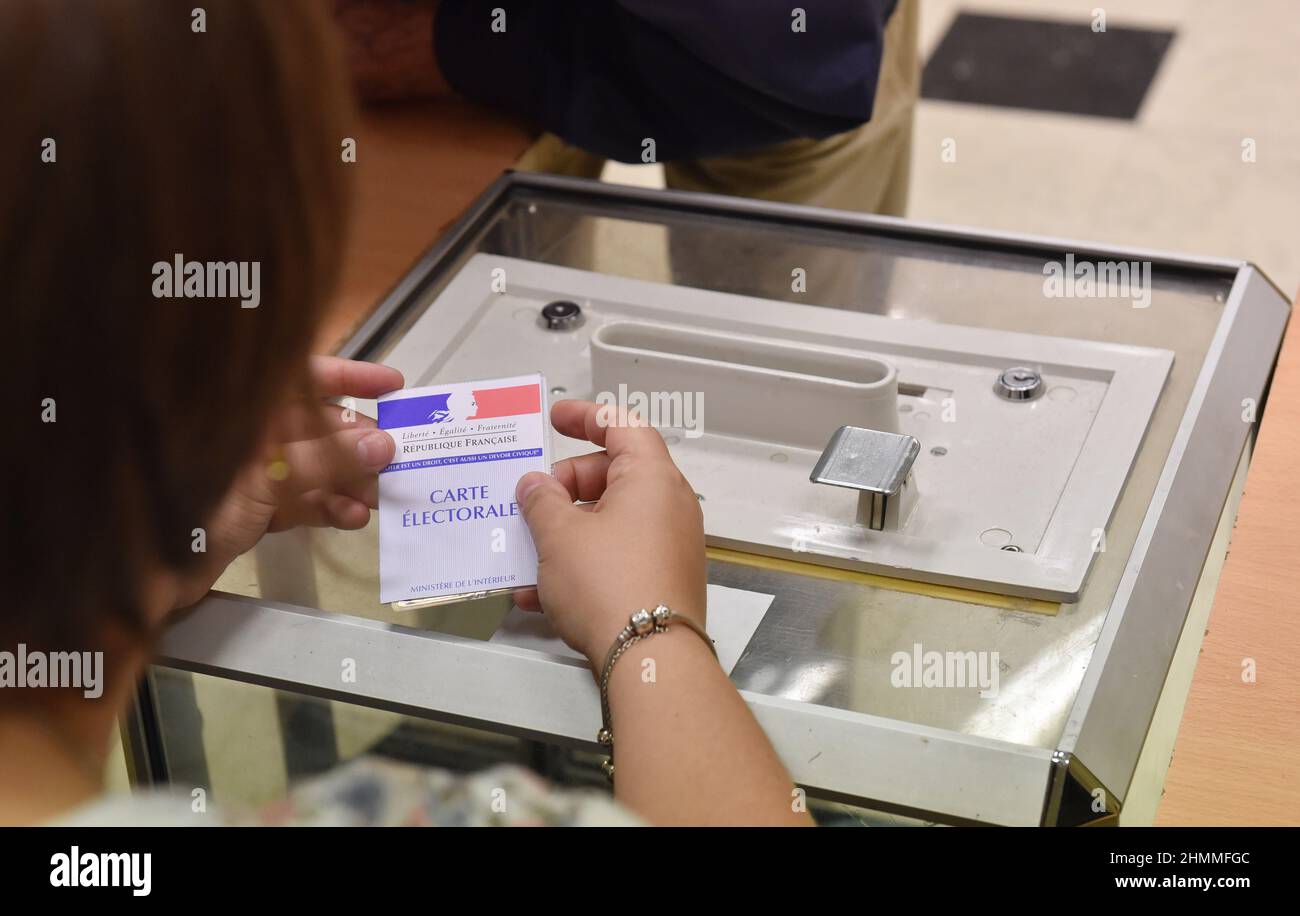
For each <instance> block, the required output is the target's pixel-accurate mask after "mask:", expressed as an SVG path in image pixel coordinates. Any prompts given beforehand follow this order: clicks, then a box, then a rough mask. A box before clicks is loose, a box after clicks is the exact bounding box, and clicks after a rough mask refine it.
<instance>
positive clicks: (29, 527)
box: [0, 0, 352, 650]
mask: <svg viewBox="0 0 1300 916" xmlns="http://www.w3.org/2000/svg"><path fill="white" fill-rule="evenodd" d="M200 12H201V14H202V15H201V16H200ZM0 85H3V86H5V87H6V89H5V93H4V96H5V99H6V101H5V102H3V103H2V104H0V123H2V124H3V131H0V283H3V287H2V288H0V297H3V301H4V314H5V319H6V320H5V323H4V325H5V328H6V329H7V331H8V333H9V336H8V340H7V344H8V346H7V348H6V349H7V353H6V355H5V357H4V361H3V364H4V368H3V374H2V376H0V377H2V378H3V381H4V394H5V397H6V400H7V403H8V413H9V419H10V423H11V427H12V428H13V433H14V434H13V435H12V437H10V439H9V441H10V443H11V444H10V446H9V448H7V449H6V456H7V457H6V459H5V462H6V472H7V473H6V474H5V483H4V493H3V497H0V499H2V500H3V502H2V503H0V505H3V509H4V513H3V514H4V525H5V531H6V536H5V542H4V544H3V546H2V548H0V554H2V555H3V560H2V561H0V562H3V564H4V565H3V569H4V581H5V584H6V588H7V590H8V592H9V595H8V599H7V601H6V602H5V607H4V609H3V611H0V648H6V649H9V648H12V647H13V645H14V644H15V643H18V642H23V643H26V644H27V645H28V646H30V647H37V648H48V649H56V650H72V649H87V648H93V644H94V643H96V641H97V640H99V639H100V637H101V636H102V635H103V625H104V624H105V623H106V622H108V621H110V620H112V621H117V622H122V623H125V624H127V625H128V632H129V631H130V630H136V631H139V630H141V629H143V624H144V621H142V620H141V619H140V618H139V616H138V615H139V609H140V604H141V600H142V594H143V592H144V590H145V589H146V587H147V584H146V581H145V579H146V577H147V576H148V575H149V574H150V573H151V572H153V571H158V570H174V571H177V572H183V571H185V570H186V569H187V568H189V567H190V566H192V565H194V564H196V563H197V562H199V561H201V559H202V556H201V554H198V553H196V552H195V551H194V544H195V536H194V529H196V528H200V527H202V526H203V525H204V523H205V520H206V519H207V517H208V515H209V514H210V513H211V512H212V510H213V507H214V506H215V504H216V502H217V500H218V499H219V498H220V497H221V495H222V494H223V493H224V492H225V490H226V489H227V488H228V487H229V485H230V483H231V480H232V478H233V476H234V474H235V472H236V471H237V469H238V468H239V466H240V465H241V463H242V462H244V461H246V460H247V459H248V458H249V457H250V456H251V454H252V452H253V450H254V449H255V447H256V445H257V443H258V440H259V439H260V437H261V435H262V433H263V430H264V427H265V424H266V421H267V415H268V413H269V411H270V410H271V408H272V407H273V406H274V405H275V404H276V403H278V402H279V401H280V400H281V399H282V397H283V396H284V395H285V394H286V393H287V392H288V391H289V390H290V389H291V388H292V387H293V386H295V385H296V384H298V383H299V382H300V381H301V380H302V378H303V374H304V372H305V367H306V356H307V353H308V350H309V348H310V346H311V344H312V342H313V338H314V335H315V333H316V329H317V325H318V319H319V316H320V313H321V310H322V307H323V306H324V305H325V302H326V299H327V297H328V295H329V293H330V291H331V288H332V285H333V282H334V280H335V277H336V274H337V266H338V263H339V259H340V255H341V250H342V245H343V238H344V231H345V225H346V216H347V210H348V199H349V191H348V182H347V180H346V178H347V169H348V168H349V166H348V165H346V164H345V163H343V162H342V160H341V156H340V149H341V143H342V142H343V140H344V138H345V137H347V136H349V135H351V133H352V131H351V114H352V109H351V103H350V101H349V93H348V88H347V81H346V74H345V73H344V71H343V69H342V64H341V61H340V59H339V56H338V54H337V53H336V49H335V47H334V45H333V39H332V34H331V25H330V22H329V17H328V10H327V9H326V5H325V4H323V3H321V2H320V0H274V2H266V0H207V2H204V3H203V4H201V5H199V4H193V3H189V2H185V3H181V2H167V0H158V2H150V3H141V2H132V0H42V2H40V3H32V2H23V0H0ZM177 259H183V261H184V262H186V263H188V262H203V263H206V262H213V263H219V264H221V265H225V267H223V268H220V269H218V270H216V271H212V272H209V271H206V270H205V271H204V277H203V281H206V280H207V279H209V277H211V278H216V277H218V276H237V275H238V270H239V269H240V268H243V269H244V273H243V276H244V277H245V279H246V280H247V279H251V278H252V277H253V276H254V274H253V270H252V269H251V267H252V265H256V277H257V279H258V280H259V281H260V289H259V290H258V291H257V292H258V296H257V301H258V304H257V307H256V308H244V307H241V306H242V305H243V304H244V303H241V301H240V297H239V296H238V295H226V296H220V295H214V293H220V292H221V291H220V290H216V289H211V288H208V287H207V284H206V282H203V281H198V280H197V279H196V277H195V276H194V275H193V274H191V275H189V276H188V279H190V281H191V282H190V284H189V286H188V288H187V287H186V285H185V284H184V282H183V281H184V280H185V279H186V276H180V277H174V278H172V279H173V281H174V288H173V290H172V292H173V296H172V297H167V296H166V295H165V293H166V291H167V290H166V287H165V286H164V285H161V284H159V283H158V282H156V281H158V280H159V278H160V274H161V273H164V272H165V271H161V270H159V269H155V265H157V264H160V263H163V264H167V265H168V266H169V267H170V266H171V265H174V264H175V263H176V261H177ZM232 270H233V271H234V273H232ZM160 292H161V293H163V294H164V295H158V294H159V293H160ZM225 292H227V293H229V292H230V291H229V290H227V291H225ZM195 293H198V295H197V296H195V295H194V294H195Z"/></svg>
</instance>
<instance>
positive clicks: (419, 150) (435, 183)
mask: <svg viewBox="0 0 1300 916" xmlns="http://www.w3.org/2000/svg"><path fill="white" fill-rule="evenodd" d="M534 136H535V132H534V131H530V130H528V129H527V128H525V127H523V126H522V125H520V124H517V123H515V122H512V121H509V120H506V119H503V118H500V117H498V116H496V115H493V114H491V113H489V112H487V111H485V110H484V109H482V108H478V107H476V106H473V105H470V104H469V103H467V102H462V101H460V100H458V99H446V100H440V101H437V102H427V103H416V104H405V103H404V104H400V105H387V106H381V107H377V108H371V109H368V110H367V111H366V112H365V114H364V115H363V116H362V123H361V129H360V130H359V132H358V136H357V161H356V163H355V165H354V166H353V168H355V169H356V170H357V185H358V188H357V192H358V200H357V210H356V215H355V219H354V221H353V231H352V238H351V241H350V243H349V248H348V252H347V255H346V257H345V261H344V268H343V279H342V288H341V290H340V292H339V295H338V297H337V299H336V301H335V304H334V306H333V309H332V311H331V314H330V317H329V319H328V320H327V321H326V323H325V327H324V329H323V332H322V337H321V344H320V349H321V350H323V351H328V350H333V349H335V348H337V347H338V346H339V345H340V344H342V343H343V342H344V341H345V340H346V339H347V338H348V336H350V334H351V333H352V331H353V330H355V329H356V328H357V327H358V326H359V325H360V324H361V322H362V321H364V320H365V318H366V316H368V315H369V314H370V312H371V311H372V310H373V309H374V307H375V306H376V305H378V304H379V301H380V299H382V298H383V296H384V294H385V293H387V292H388V291H389V290H390V289H391V288H392V287H393V286H394V285H395V284H396V283H397V281H398V280H399V279H401V277H402V275H403V274H405V273H406V271H407V269H408V268H410V267H411V265H412V264H413V263H414V262H415V261H416V260H417V259H418V258H419V257H420V255H421V254H423V253H424V251H425V250H426V249H427V248H428V247H429V246H430V245H432V244H433V243H434V241H435V240H436V239H437V238H438V236H440V235H442V233H443V232H444V231H445V230H446V229H447V228H448V227H449V226H450V225H451V224H452V223H453V222H455V220H456V218H457V217H459V216H460V215H461V214H462V213H463V212H464V211H465V209H466V208H467V207H468V206H469V205H470V204H471V203H472V202H473V201H474V199H475V198H476V197H478V196H479V194H481V193H482V192H483V190H484V189H485V188H487V186H488V185H490V184H491V183H492V182H493V181H495V180H496V179H497V178H499V177H500V176H501V173H502V172H504V171H505V170H506V169H508V168H510V167H511V166H512V165H514V163H515V161H516V160H517V159H518V158H519V156H520V154H521V153H522V152H523V151H524V150H525V149H527V148H528V146H529V145H530V144H531V143H532V141H533V138H534Z"/></svg>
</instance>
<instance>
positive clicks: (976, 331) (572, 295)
mask: <svg viewBox="0 0 1300 916" xmlns="http://www.w3.org/2000/svg"><path fill="white" fill-rule="evenodd" d="M494 270H496V271H501V270H504V271H505V275H506V276H508V277H509V283H508V285H507V287H506V289H505V291H497V289H498V288H497V287H494V285H493V284H492V283H491V277H492V276H494V274H493V271H494ZM557 301H564V302H568V303H572V304H573V305H574V306H576V307H577V309H578V310H579V311H580V320H566V321H564V322H560V323H558V324H559V326H558V327H554V326H552V325H555V324H556V323H555V322H549V323H548V322H547V321H545V320H543V319H542V318H541V315H542V310H543V309H544V308H546V307H547V306H548V304H552V303H554V302H557ZM387 359H388V361H389V362H391V363H392V364H394V365H396V366H397V367H398V368H399V369H401V370H402V371H403V372H404V373H405V374H406V377H407V379H408V383H409V384H420V385H426V384H430V383H432V382H435V381H443V380H454V379H457V378H475V377H483V376H490V375H493V374H505V373H508V372H521V371H525V370H527V371H534V370H536V371H541V372H543V373H544V374H545V375H546V377H547V379H548V384H549V385H550V386H551V388H550V396H551V399H552V400H555V399H559V398H565V397H580V398H592V399H598V400H599V399H601V398H602V397H603V398H605V399H610V400H618V401H621V402H632V404H633V406H653V405H655V404H656V403H657V404H659V406H660V407H663V408H665V409H666V410H667V414H663V412H662V411H661V413H660V415H658V416H656V417H654V418H653V419H657V420H659V421H660V422H657V423H656V424H655V425H657V426H659V428H660V430H661V432H662V433H663V435H664V439H665V442H666V443H667V444H668V446H669V448H670V450H671V451H672V454H673V457H674V460H675V461H677V463H678V465H679V466H680V467H681V468H682V470H683V472H684V473H685V474H686V476H687V478H688V479H689V480H690V481H691V483H692V485H693V486H694V487H695V489H696V491H697V493H698V494H699V495H700V498H701V506H702V507H703V510H704V516H705V531H706V535H707V537H708V540H709V542H710V543H711V544H714V545H717V546H725V547H730V548H734V549H738V550H744V551H747V552H751V553H757V554H765V555H770V556H778V557H786V558H793V559H798V560H802V561H804V562H810V563H816V564H823V565H829V566H837V567H843V568H849V569H857V570H862V571H867V572H873V573H879V574H885V575H890V576H897V577H901V578H906V579H914V580H919V581H925V582H935V583H940V584H948V585H958V586H962V587H967V588H975V589H980V590H985V591H993V592H998V593H1001V594H1011V595H1023V596H1028V597H1035V598H1046V599H1049V600H1058V601H1069V600H1073V598H1074V597H1075V596H1076V595H1077V594H1078V591H1079V589H1080V588H1082V585H1083V582H1084V580H1085V578H1086V575H1087V570H1088V568H1089V565H1090V564H1091V561H1092V555H1093V552H1094V551H1095V549H1096V545H1097V543H1098V540H1099V538H1100V537H1101V536H1102V534H1103V533H1104V530H1105V527H1106V524H1107V522H1108V521H1109V518H1110V514H1111V511H1112V510H1113V508H1114V505H1115V501H1116V500H1117V499H1118V497H1119V494H1120V491H1121V489H1122V487H1123V484H1124V480H1125V478H1126V476H1127V474H1128V470H1129V468H1130V466H1131V464H1132V461H1133V458H1134V455H1135V454H1136V451H1137V448H1138V446H1139V444H1140V442H1141V439H1142V435H1143V433H1144V431H1145V429H1146V425H1147V422H1148V421H1149V419H1150V415H1151V411H1152V410H1153V409H1154V407H1155V404H1156V402H1157V399H1158V398H1159V396H1160V390H1161V387H1162V385H1163V383H1164V380H1165V378H1166V376H1167V374H1168V372H1169V369H1170V366H1171V364H1172V359H1173V356H1172V354H1171V353H1169V352H1168V351H1165V350H1158V349H1153V348H1146V347H1131V346H1122V345H1116V344H1110V343H1099V342H1095V341H1086V340H1074V339H1067V338H1058V337H1045V336H1039V335H1029V334H1018V333H1005V332H996V331H990V330H986V329H982V328H970V327H962V326H956V325H946V324H939V323H935V322H921V321H907V320H898V319H889V318H884V317H881V316H879V315H874V314H864V313H857V312H848V311H844V310H833V309H827V308H821V307H817V306H807V305H800V304H793V303H788V302H778V301H773V300H764V299H757V298H752V297H744V296H736V295H731V294H723V293H716V292H712V291H708V290H699V289H688V288H682V287H675V286H671V285H667V284H658V283H649V282H644V281H637V280H629V279H626V278H620V277H612V276H608V275H603V274H598V273H593V272H589V271H580V270H574V269H570V268H563V267H556V266H554V265H549V264H541V263H535V262H528V261H520V260H516V259H511V258H503V257H497V256H491V255H484V254H479V255H475V256H474V257H473V258H472V259H470V260H469V261H468V262H467V263H466V264H465V266H464V267H462V269H461V270H460V272H459V273H458V275H457V276H456V277H455V278H454V279H453V280H452V281H451V282H450V283H449V284H448V285H447V286H446V287H445V288H444V290H443V291H442V293H441V294H440V295H439V296H438V298H437V300H436V301H435V302H434V303H433V304H432V306H431V307H430V308H429V309H427V310H426V311H425V312H424V313H423V314H422V316H421V318H420V319H419V320H418V321H416V322H415V324H414V325H413V326H412V327H411V328H410V330H409V331H408V332H407V334H406V335H405V336H404V338H403V339H402V340H401V341H399V342H398V343H397V344H396V346H395V347H394V349H393V350H392V351H391V353H390V354H389V356H388V358H387ZM1011 370H1015V371H1011ZM1022 370H1023V371H1022ZM1008 372H1010V375H1008V374H1007V373H1008ZM1026 372H1028V373H1030V374H1032V375H1033V376H1034V377H1035V378H1036V382H1035V381H1034V380H1033V379H1030V381H1031V382H1034V383H1033V384H1032V385H1029V383H1028V382H1022V381H1021V379H1022V377H1026V376H1025V373H1026ZM1004 376H1005V377H1006V378H1011V379H1012V380H1013V382H1012V384H1014V385H1017V386H1020V385H1028V387H1026V388H1025V391H1026V392H1028V391H1030V389H1032V396H1026V397H1020V396H1018V395H1011V396H1008V393H1007V392H1006V391H1005V390H1004V389H1005V386H1002V388H1000V387H999V380H1000V379H1003V378H1004ZM638 399H639V400H638ZM656 399H657V400H656ZM842 427H852V428H856V429H864V430H877V431H880V432H882V433H889V434H894V435H898V436H903V437H911V438H913V439H915V441H916V444H917V447H916V449H915V451H914V455H913V456H912V461H913V463H912V464H910V465H909V467H908V479H909V480H910V481H911V483H910V484H909V487H910V488H911V489H909V491H908V496H909V500H908V501H907V503H906V511H905V512H903V513H902V514H901V515H900V514H899V513H898V511H897V510H898V508H899V507H900V503H899V502H898V501H896V502H895V503H894V510H893V512H894V514H893V515H892V517H891V518H892V522H891V524H889V525H884V526H882V527H880V528H877V527H875V526H873V525H871V524H869V523H864V516H863V511H862V505H861V496H860V492H858V491H855V489H853V488H852V487H844V486H840V485H832V486H825V485H821V484H820V483H818V482H815V481H814V480H810V477H813V476H814V473H813V472H814V469H815V468H816V467H817V465H818V462H819V460H821V459H822V458H823V453H824V452H825V451H826V449H827V448H828V446H829V445H830V444H831V439H832V437H833V436H834V435H835V434H836V432H837V431H838V430H839V429H841V428H842ZM590 450H591V446H590V444H587V443H577V442H574V441H572V440H563V439H557V442H556V448H555V457H556V458H557V459H559V458H563V457H567V456H570V455H574V454H579V453H581V452H584V451H590ZM867 478H869V475H866V476H865V477H864V478H863V479H867ZM867 515H868V521H869V516H870V513H867Z"/></svg>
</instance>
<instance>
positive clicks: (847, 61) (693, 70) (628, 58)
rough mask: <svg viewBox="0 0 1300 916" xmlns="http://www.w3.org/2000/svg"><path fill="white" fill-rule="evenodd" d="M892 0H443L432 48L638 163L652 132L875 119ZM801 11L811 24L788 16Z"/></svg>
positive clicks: (485, 86) (696, 133) (688, 139)
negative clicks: (498, 15)
mask: <svg viewBox="0 0 1300 916" xmlns="http://www.w3.org/2000/svg"><path fill="white" fill-rule="evenodd" d="M895 3H896V0H795V2H794V3H790V2H786V0H781V2H779V3H778V2H774V0H586V2H577V0H575V2H563V0H551V2H542V0H534V2H509V0H441V2H440V3H439V6H438V15H437V19H436V21H435V25H434V42H435V53H436V54H437V57H438V64H439V66H440V67H441V69H442V72H443V75H444V77H445V78H446V79H447V82H448V83H449V84H450V85H451V87H452V88H453V89H454V90H456V92H458V93H460V94H461V95H463V96H465V97H467V98H469V99H472V100H474V101H477V102H481V103H484V104H487V105H491V106H494V107H498V108H502V109H505V110H508V111H511V112H514V113H516V114H519V115H522V116H524V117H526V118H528V119H529V120H531V121H532V122H534V123H535V124H537V125H538V126H540V127H542V128H544V129H546V130H549V131H551V132H553V133H555V134H557V135H559V136H560V137H562V138H563V139H564V140H566V141H568V142H569V143H572V144H574V145H575V146H579V147H581V148H583V149H585V150H587V151H589V152H592V153H595V154H597V155H601V156H605V157H608V158H610V159H616V160H619V161H623V162H640V161H642V149H643V146H642V143H643V141H644V140H645V139H646V138H652V139H653V140H654V141H655V154H656V155H655V158H656V160H657V161H660V162H669V161H672V160H674V159H693V158H699V157H707V156H718V155H727V154H731V153H740V152H745V151H747V150H754V149H759V148H762V147H765V146H770V145H771V144H774V143H779V142H781V141H783V140H790V139H794V138H796V137H810V138H821V137H828V136H831V135H833V134H838V133H842V132H844V131H846V130H849V129H851V128H854V127H856V126H858V125H859V124H862V123H863V122H864V121H867V120H869V119H870V118H871V108H872V103H873V101H874V99H875V95H876V82H877V80H878V78H879V73H880V58H881V53H882V50H883V40H884V28H885V22H886V21H887V19H888V17H889V15H890V14H891V13H892V12H893V8H894V5H895ZM496 8H500V9H502V10H504V13H505V30H504V31H501V32H494V31H493V29H492V25H493V20H494V17H493V12H492V11H493V9H496ZM796 9H802V10H804V11H805V15H806V18H805V20H804V26H805V28H806V31H802V32H800V31H795V30H794V29H793V28H792V24H793V23H794V22H795V19H794V11H795V10H796ZM498 21H499V20H498Z"/></svg>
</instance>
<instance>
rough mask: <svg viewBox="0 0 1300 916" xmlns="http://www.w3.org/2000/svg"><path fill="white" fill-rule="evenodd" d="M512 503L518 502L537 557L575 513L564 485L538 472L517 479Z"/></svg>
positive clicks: (531, 472) (575, 508) (571, 498)
mask: <svg viewBox="0 0 1300 916" xmlns="http://www.w3.org/2000/svg"><path fill="white" fill-rule="evenodd" d="M515 502H517V503H519V511H520V512H522V513H523V516H524V521H525V522H526V523H527V524H528V530H529V531H530V532H532V535H533V543H534V544H535V545H536V547H537V552H538V553H539V554H540V553H541V552H542V551H543V550H544V549H545V547H544V545H545V542H546V541H547V540H548V539H549V538H550V537H552V536H554V533H555V532H556V531H557V530H558V529H559V528H560V527H561V526H562V525H563V524H564V521H565V519H567V518H568V517H569V514H570V513H577V511H578V509H577V507H576V506H574V504H573V497H572V496H571V495H569V491H568V490H566V489H565V488H564V484H562V483H560V482H559V481H558V480H556V479H555V478H554V477H552V476H551V475H550V474H543V473H542V472H541V471H529V472H528V473H527V474H525V475H524V476H523V477H520V478H519V483H518V484H517V485H516V486H515Z"/></svg>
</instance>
